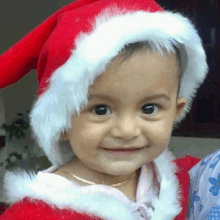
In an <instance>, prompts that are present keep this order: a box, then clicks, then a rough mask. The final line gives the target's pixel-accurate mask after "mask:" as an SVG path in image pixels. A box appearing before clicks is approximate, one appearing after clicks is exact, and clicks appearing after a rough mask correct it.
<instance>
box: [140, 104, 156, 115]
mask: <svg viewBox="0 0 220 220" xmlns="http://www.w3.org/2000/svg"><path fill="white" fill-rule="evenodd" d="M155 106H156V109H158V108H159V105H158V104H146V105H144V106H143V107H142V111H143V112H144V113H145V114H152V113H153V112H154V114H156V112H157V111H156V110H155ZM155 111H156V112H155Z"/></svg>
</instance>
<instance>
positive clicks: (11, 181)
mask: <svg viewBox="0 0 220 220" xmlns="http://www.w3.org/2000/svg"><path fill="white" fill-rule="evenodd" d="M173 159H174V157H173V156H172V153H171V152H168V151H165V152H164V153H163V154H161V155H160V156H159V157H158V158H157V159H156V160H155V165H156V168H157V169H156V173H157V176H158V177H159V179H158V180H159V182H160V187H161V188H160V192H159V198H158V199H156V198H155V199H153V201H150V202H152V204H153V206H154V208H155V209H154V211H151V210H150V209H149V210H148V212H149V213H148V214H149V216H150V217H151V220H173V219H174V218H175V216H177V215H178V214H179V213H180V212H181V207H180V202H179V185H178V180H177V177H176V176H175V174H174V173H175V172H176V165H175V164H173V163H172V160H173ZM113 191H115V192H116V193H117V191H118V192H119V193H121V192H120V191H119V190H117V189H115V188H112V187H111V191H109V186H104V185H98V186H97V185H96V186H86V187H79V188H78V186H76V185H74V184H73V183H72V182H71V181H69V180H67V179H66V178H64V177H61V176H58V175H56V174H53V173H43V172H39V173H38V174H37V175H36V174H34V173H30V175H28V174H27V173H26V172H25V171H22V170H20V171H17V172H6V174H5V177H4V193H5V199H6V202H7V203H10V204H13V203H15V202H18V201H20V200H22V199H23V198H25V197H29V198H32V199H39V200H43V201H44V202H46V203H47V204H49V205H55V206H56V207H58V208H60V209H63V208H67V207H69V208H71V209H74V210H77V211H79V212H83V211H86V212H87V213H91V214H94V215H97V216H100V217H102V218H104V219H106V220H108V219H109V220H121V219H123V220H133V219H136V220H137V219H143V218H142V217H141V216H140V215H139V214H138V211H137V208H138V206H137V205H138V201H137V202H136V203H133V202H132V201H130V200H129V199H128V198H127V197H125V196H124V197H125V198H123V197H121V198H120V199H118V198H116V197H114V196H112V195H113V194H114V193H113ZM148 199H149V198H145V201H149V200H148Z"/></svg>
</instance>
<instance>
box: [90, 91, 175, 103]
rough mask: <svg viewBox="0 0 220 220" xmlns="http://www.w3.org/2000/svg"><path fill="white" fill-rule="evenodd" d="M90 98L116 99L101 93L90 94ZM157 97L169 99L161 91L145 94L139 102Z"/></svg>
mask: <svg viewBox="0 0 220 220" xmlns="http://www.w3.org/2000/svg"><path fill="white" fill-rule="evenodd" d="M92 98H101V99H108V100H110V101H116V100H114V99H113V98H111V97H110V96H108V95H103V94H90V95H89V97H88V100H90V99H92ZM159 98H163V99H166V100H167V101H171V100H170V98H169V96H167V95H166V94H164V93H161V94H155V95H152V96H146V97H145V98H143V99H142V100H141V102H143V101H144V100H152V99H159Z"/></svg>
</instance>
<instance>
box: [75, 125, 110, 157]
mask: <svg viewBox="0 0 220 220" xmlns="http://www.w3.org/2000/svg"><path fill="white" fill-rule="evenodd" d="M74 130H75V131H72V133H73V134H74V137H73V138H72V141H74V142H75V143H76V145H77V146H78V147H77V148H78V149H76V150H77V151H78V152H80V153H83V154H85V155H88V156H96V155H97V154H98V147H100V146H99V145H100V143H101V142H102V140H103V138H104V134H105V131H106V128H105V127H103V126H100V124H98V123H97V124H94V123H89V122H84V123H80V126H76V127H75V129H74Z"/></svg>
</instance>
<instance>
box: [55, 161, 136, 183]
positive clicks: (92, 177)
mask: <svg viewBox="0 0 220 220" xmlns="http://www.w3.org/2000/svg"><path fill="white" fill-rule="evenodd" d="M59 171H60V172H67V173H69V174H74V175H76V176H78V177H80V178H82V179H84V180H87V181H91V182H95V183H98V182H100V181H103V182H105V184H106V185H112V184H116V183H120V182H123V181H126V180H128V179H130V178H131V177H132V176H133V174H134V172H132V173H130V174H129V175H110V174H105V173H102V172H99V171H95V170H92V169H89V168H87V167H86V166H85V165H84V164H83V163H82V162H81V161H80V160H79V159H78V158H76V159H75V158H74V160H72V161H70V162H69V163H67V164H66V165H64V166H63V167H61V168H60V169H59ZM138 176H139V172H138V173H137V175H135V176H134V177H132V178H131V180H130V181H128V182H127V183H126V184H136V183H137V181H138ZM78 182H79V183H80V181H78ZM81 184H82V182H81ZM83 185H87V184H85V183H84V184H83Z"/></svg>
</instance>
